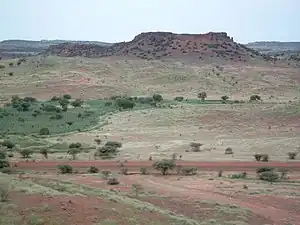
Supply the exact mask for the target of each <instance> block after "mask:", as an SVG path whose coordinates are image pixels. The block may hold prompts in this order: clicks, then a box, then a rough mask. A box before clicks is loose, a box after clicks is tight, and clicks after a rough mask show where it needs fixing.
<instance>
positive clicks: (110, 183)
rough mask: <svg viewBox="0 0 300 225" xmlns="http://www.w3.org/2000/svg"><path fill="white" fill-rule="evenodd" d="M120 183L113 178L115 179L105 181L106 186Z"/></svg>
mask: <svg viewBox="0 0 300 225" xmlns="http://www.w3.org/2000/svg"><path fill="white" fill-rule="evenodd" d="M119 183H120V182H119V181H118V179H117V178H115V177H110V178H108V180H107V184H108V185H118V184H119Z"/></svg>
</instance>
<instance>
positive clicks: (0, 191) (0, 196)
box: [0, 186, 8, 202]
mask: <svg viewBox="0 0 300 225" xmlns="http://www.w3.org/2000/svg"><path fill="white" fill-rule="evenodd" d="M7 201H8V187H4V186H1V187H0V202H7Z"/></svg>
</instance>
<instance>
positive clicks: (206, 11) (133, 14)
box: [0, 0, 300, 43]
mask: <svg viewBox="0 0 300 225" xmlns="http://www.w3.org/2000/svg"><path fill="white" fill-rule="evenodd" d="M0 6H1V14H0V21H1V31H0V40H6V39H26V40H41V39H48V40H51V39H64V40H90V41H104V42H120V41H129V40H132V39H133V38H134V36H136V35H137V34H139V33H141V32H147V31H170V32H174V33H195V34H199V33H207V32H210V31H213V32H227V34H228V35H229V36H231V37H233V38H234V40H235V41H237V42H240V43H248V42H252V41H300V13H299V9H300V1H299V0H0Z"/></svg>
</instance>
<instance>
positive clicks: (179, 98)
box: [174, 96, 184, 102]
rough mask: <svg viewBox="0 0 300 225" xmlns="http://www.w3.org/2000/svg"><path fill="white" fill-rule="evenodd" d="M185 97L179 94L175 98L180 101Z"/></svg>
mask: <svg viewBox="0 0 300 225" xmlns="http://www.w3.org/2000/svg"><path fill="white" fill-rule="evenodd" d="M183 99H184V98H183V97H182V96H177V97H175V98H174V100H175V101H178V102H181V101H183Z"/></svg>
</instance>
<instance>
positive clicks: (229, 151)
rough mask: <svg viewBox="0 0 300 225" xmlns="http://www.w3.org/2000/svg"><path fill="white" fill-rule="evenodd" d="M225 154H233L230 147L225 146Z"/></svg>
mask: <svg viewBox="0 0 300 225" xmlns="http://www.w3.org/2000/svg"><path fill="white" fill-rule="evenodd" d="M225 154H226V155H232V154H233V151H232V148H229V147H228V148H226V149H225Z"/></svg>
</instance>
